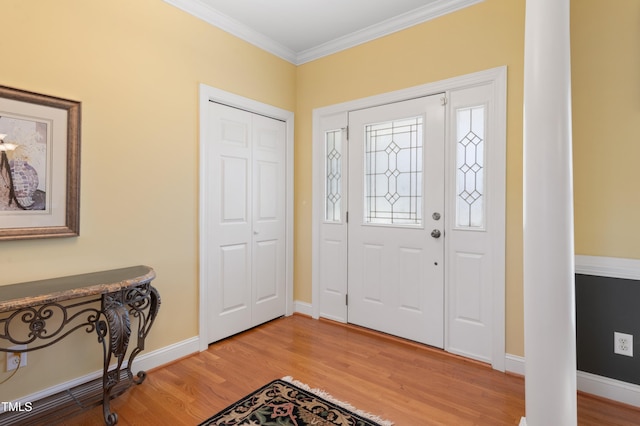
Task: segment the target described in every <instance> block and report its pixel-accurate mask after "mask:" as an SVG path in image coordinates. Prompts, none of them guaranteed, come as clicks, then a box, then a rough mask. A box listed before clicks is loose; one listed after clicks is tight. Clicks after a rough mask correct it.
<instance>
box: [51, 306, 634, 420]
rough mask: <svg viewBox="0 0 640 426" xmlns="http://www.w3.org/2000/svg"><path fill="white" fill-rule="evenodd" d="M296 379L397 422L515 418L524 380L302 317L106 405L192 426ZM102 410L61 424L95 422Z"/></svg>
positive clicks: (604, 415)
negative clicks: (283, 379) (270, 387)
mask: <svg viewBox="0 0 640 426" xmlns="http://www.w3.org/2000/svg"><path fill="white" fill-rule="evenodd" d="M284 376H293V378H295V379H296V380H299V381H301V382H303V383H306V384H307V385H309V386H311V387H314V388H320V389H322V390H324V391H326V392H328V393H329V394H331V395H333V396H334V397H335V398H337V399H340V400H343V401H346V402H349V403H350V404H352V405H354V406H355V407H357V408H358V409H361V410H364V411H369V412H371V413H373V414H376V415H378V416H380V417H383V418H387V419H389V420H392V421H394V422H395V424H396V425H398V426H401V425H407V426H429V425H455V426H461V425H491V426H499V425H512V426H513V425H517V424H518V423H519V422H520V418H521V417H522V416H523V415H524V412H525V404H524V379H523V378H522V377H517V376H514V375H510V374H505V373H501V372H498V371H495V370H492V369H491V368H490V367H489V366H487V365H484V364H481V363H478V362H475V361H470V360H465V359H463V358H460V357H457V356H453V355H450V354H447V353H444V352H442V351H439V350H434V349H433V348H429V347H425V346H422V345H418V344H416V343H413V342H407V341H404V340H401V339H397V338H393V337H389V336H386V335H383V334H379V333H373V332H370V331H368V330H363V329H360V328H358V327H353V326H347V325H344V324H337V323H333V322H331V321H325V320H320V321H318V320H313V319H310V318H307V317H304V316H301V315H294V316H292V317H287V318H281V319H278V320H275V321H272V322H270V323H267V324H264V325H262V326H260V327H257V328H255V329H252V330H249V331H247V332H244V333H242V334H239V335H237V336H233V337H231V338H229V339H226V340H224V341H221V342H218V343H215V344H212V345H210V346H209V349H208V350H207V351H205V352H202V353H199V354H196V355H193V356H191V357H188V358H185V359H183V360H180V361H179V362H176V363H173V364H170V365H167V366H164V367H161V368H158V369H155V370H153V371H150V372H149V374H148V377H147V379H146V381H145V383H143V384H142V385H140V386H134V387H133V388H132V389H130V390H129V391H127V392H126V393H125V394H124V395H122V396H120V397H118V398H117V399H115V400H114V401H113V402H112V409H113V410H114V411H115V412H116V413H118V416H119V423H118V424H119V425H122V426H130V425H131V426H132V425H142V426H147V425H196V424H198V423H199V422H201V421H203V420H205V419H207V418H209V417H210V416H212V415H213V414H215V413H216V412H218V411H220V410H222V409H224V408H226V407H227V406H229V405H230V404H232V403H233V402H235V401H237V400H238V399H240V398H242V397H243V396H245V395H247V394H249V393H251V392H252V391H253V390H255V389H257V388H259V387H261V386H262V385H264V384H266V383H267V382H269V381H271V380H273V379H277V378H281V377H284ZM578 418H579V424H580V425H581V426H601V425H610V426H631V425H638V424H640V409H636V408H634V407H629V406H625V405H622V404H617V403H613V402H611V401H607V400H603V399H598V398H593V397H591V396H588V395H584V394H579V395H578ZM101 419H102V407H96V408H95V409H92V410H89V411H87V412H84V413H82V414H80V415H78V416H76V417H74V418H72V419H68V420H65V421H62V422H59V423H58V424H60V425H68V426H78V425H96V424H99V423H100V422H101Z"/></svg>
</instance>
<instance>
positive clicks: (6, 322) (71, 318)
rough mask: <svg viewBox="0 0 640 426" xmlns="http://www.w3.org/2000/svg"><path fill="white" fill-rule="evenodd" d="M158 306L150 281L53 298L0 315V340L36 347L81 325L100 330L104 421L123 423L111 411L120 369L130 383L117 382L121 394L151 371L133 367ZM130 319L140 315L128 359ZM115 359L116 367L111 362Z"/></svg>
mask: <svg viewBox="0 0 640 426" xmlns="http://www.w3.org/2000/svg"><path fill="white" fill-rule="evenodd" d="M159 309H160V294H159V293H158V291H157V290H156V289H155V288H154V287H153V286H151V284H150V283H149V282H146V283H142V284H139V285H136V286H131V287H126V288H122V289H120V290H118V291H115V292H110V293H105V294H102V295H101V297H100V298H93V299H91V300H84V301H82V302H78V303H73V304H66V305H63V304H61V303H57V302H51V303H46V304H43V305H41V306H34V307H24V308H20V309H18V310H16V311H14V312H13V313H11V315H9V316H7V317H5V318H0V341H2V340H5V341H8V342H10V343H11V344H12V345H20V344H22V345H28V349H26V351H33V350H37V349H42V348H45V347H48V346H51V345H53V344H55V343H57V342H59V341H60V340H62V339H63V338H65V337H66V336H68V335H69V334H71V333H73V332H74V331H76V330H78V329H82V328H84V330H85V331H86V332H87V333H92V332H94V331H95V332H96V334H97V337H98V342H99V343H101V344H102V348H103V359H104V364H103V378H102V379H103V389H102V404H103V415H104V420H105V423H106V424H107V425H109V426H111V425H114V424H116V423H117V422H118V416H117V414H116V413H113V412H111V409H110V404H109V401H110V400H111V398H112V397H113V396H114V395H112V393H113V391H114V388H115V387H116V386H117V385H118V383H119V382H120V381H121V372H123V374H126V379H128V384H126V385H124V384H123V386H125V387H118V393H119V392H121V391H124V389H126V388H127V387H128V386H129V385H130V384H131V383H135V384H140V383H142V382H143V381H144V379H145V377H146V373H145V372H144V371H140V372H138V373H137V374H136V376H135V378H134V375H133V373H132V371H131V368H132V365H133V361H134V360H135V358H136V356H137V355H138V354H139V353H140V352H142V350H143V349H144V345H145V339H146V337H147V335H148V334H149V330H150V329H151V326H152V325H153V322H154V321H155V319H156V316H157V314H158V310H159ZM131 319H135V321H134V323H135V327H136V334H135V336H136V347H135V348H133V349H132V351H131V353H130V355H129V358H128V360H127V362H126V364H125V359H126V355H127V351H128V347H129V340H130V337H131V332H132V330H131V325H132V322H131ZM7 346H10V345H7ZM12 351H15V349H13V350H12ZM0 352H9V349H8V348H7V347H4V345H3V347H0ZM114 359H115V361H116V362H115V366H114V367H110V366H111V362H112V360H114ZM121 389H122V390H121Z"/></svg>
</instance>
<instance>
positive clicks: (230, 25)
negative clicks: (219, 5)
mask: <svg viewBox="0 0 640 426" xmlns="http://www.w3.org/2000/svg"><path fill="white" fill-rule="evenodd" d="M164 2H165V3H169V4H170V5H172V6H175V7H177V8H178V9H181V10H183V11H185V12H187V13H189V14H191V15H193V16H195V17H196V18H199V19H202V20H203V21H205V22H206V23H208V24H211V25H213V26H214V27H218V28H220V29H221V30H223V31H225V32H228V33H229V34H231V35H234V36H236V37H238V38H240V39H242V40H244V41H246V42H247V43H250V44H253V45H254V46H256V47H259V48H260V49H262V50H265V51H267V52H269V53H272V54H274V55H276V56H278V57H280V58H282V59H284V60H286V61H289V62H291V63H292V64H296V61H297V54H296V52H294V51H293V50H291V49H289V48H288V47H286V46H283V45H282V44H280V43H277V42H276V41H274V40H272V39H271V38H269V37H267V36H265V35H263V34H262V33H259V32H258V31H255V30H253V29H252V28H250V27H248V26H246V25H244V24H242V23H240V22H238V21H236V20H235V19H232V18H230V17H228V16H227V15H224V14H222V13H220V12H218V11H217V10H215V9H214V8H212V7H211V6H209V5H207V4H205V3H203V2H202V1H200V0H164Z"/></svg>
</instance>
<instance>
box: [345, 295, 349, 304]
mask: <svg viewBox="0 0 640 426" xmlns="http://www.w3.org/2000/svg"><path fill="white" fill-rule="evenodd" d="M344 304H345V305H347V306H349V295H348V294H345V295H344Z"/></svg>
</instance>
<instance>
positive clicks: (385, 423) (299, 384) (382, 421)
mask: <svg viewBox="0 0 640 426" xmlns="http://www.w3.org/2000/svg"><path fill="white" fill-rule="evenodd" d="M282 380H283V381H285V382H288V383H291V384H292V385H295V386H297V387H299V388H301V389H304V390H306V391H308V392H311V393H313V394H314V395H318V396H319V397H321V398H324V399H326V400H327V401H329V402H332V403H334V404H336V405H340V406H342V407H344V408H346V409H347V410H350V411H352V412H354V413H356V414H357V415H359V416H362V417H366V418H367V419H369V420H371V421H374V422H377V423H380V424H381V425H382V426H393V424H394V423H393V422H391V421H389V420H385V419H383V418H380V417H378V416H376V415H375V414H371V413H368V412H366V411H363V410H359V409H357V408H356V407H354V406H353V405H351V404H349V403H348V402H344V401H341V400H339V399H336V398H334V397H333V396H332V395H330V394H328V393H327V392H325V391H323V390H322V389H317V388H312V387H310V386H309V385H307V384H305V383H302V382H300V381H298V380H296V379H294V378H293V377H291V376H285V377H283V378H282Z"/></svg>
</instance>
